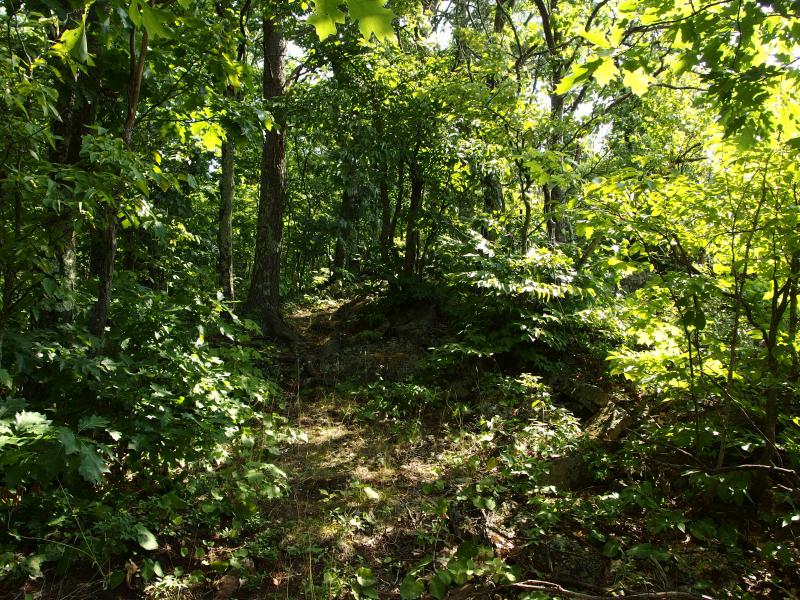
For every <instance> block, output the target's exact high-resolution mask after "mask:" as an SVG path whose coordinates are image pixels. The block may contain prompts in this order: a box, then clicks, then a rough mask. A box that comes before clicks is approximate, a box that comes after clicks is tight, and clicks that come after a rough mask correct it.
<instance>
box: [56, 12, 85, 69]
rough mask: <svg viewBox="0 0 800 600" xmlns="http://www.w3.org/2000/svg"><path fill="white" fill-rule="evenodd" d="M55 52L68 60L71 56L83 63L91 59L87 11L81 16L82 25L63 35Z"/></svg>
mask: <svg viewBox="0 0 800 600" xmlns="http://www.w3.org/2000/svg"><path fill="white" fill-rule="evenodd" d="M53 51H54V52H55V53H56V54H58V55H59V56H61V58H66V57H67V56H71V57H72V58H74V59H75V60H77V61H78V62H81V63H85V62H86V61H87V60H88V59H89V47H88V43H87V40H86V11H85V10H84V12H83V15H82V16H81V24H80V25H78V27H76V28H75V29H68V30H67V31H65V32H64V33H62V34H61V37H60V38H59V41H58V42H56V43H55V44H54V45H53Z"/></svg>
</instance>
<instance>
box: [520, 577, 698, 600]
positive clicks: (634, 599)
mask: <svg viewBox="0 0 800 600" xmlns="http://www.w3.org/2000/svg"><path fill="white" fill-rule="evenodd" d="M509 587H514V588H519V589H523V590H529V591H533V592H548V593H550V594H553V595H555V596H561V597H563V598H576V599H577V600H607V599H608V598H615V597H616V596H596V595H594V594H584V593H583V592H573V591H572V590H568V589H565V588H563V587H561V586H560V585H558V584H557V583H553V582H552V581H540V580H537V579H529V580H528V581H520V582H518V583H512V584H511V585H510V586H509ZM619 597H620V598H625V600H713V598H712V597H711V596H705V595H703V596H698V595H697V594H692V593H689V592H641V593H638V594H626V595H625V596H619Z"/></svg>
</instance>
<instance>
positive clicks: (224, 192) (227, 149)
mask: <svg viewBox="0 0 800 600" xmlns="http://www.w3.org/2000/svg"><path fill="white" fill-rule="evenodd" d="M235 164H236V142H235V141H234V140H233V139H232V135H230V134H229V135H228V136H227V137H226V139H225V141H224V142H223V143H222V178H221V179H220V185H219V231H218V232H217V246H218V248H219V256H218V257H217V275H218V277H219V285H220V287H222V295H223V296H224V297H225V299H226V300H233V299H234V291H233V193H234V189H235V185H236V183H235V182H236V175H235Z"/></svg>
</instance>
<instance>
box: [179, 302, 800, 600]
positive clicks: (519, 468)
mask: <svg viewBox="0 0 800 600" xmlns="http://www.w3.org/2000/svg"><path fill="white" fill-rule="evenodd" d="M375 306H376V304H375V303H371V302H370V301H369V300H366V299H363V298H362V299H360V300H351V301H349V302H344V301H338V302H337V301H329V302H327V303H323V304H319V305H316V306H314V307H313V308H301V309H297V310H296V311H295V312H293V313H292V314H291V315H290V316H289V320H290V321H291V323H292V324H293V325H294V327H295V328H296V329H297V330H298V331H299V332H300V333H301V334H302V336H303V338H304V340H305V342H304V348H303V349H302V350H301V351H299V352H297V354H294V355H290V356H288V357H286V356H285V357H284V359H283V361H282V364H283V368H282V375H281V379H282V389H283V390H284V393H285V394H286V404H285V405H286V412H287V417H288V421H289V424H290V426H292V427H294V428H296V429H298V430H299V431H300V432H302V433H301V435H299V436H297V437H295V441H294V443H292V444H291V445H290V446H289V447H288V448H287V449H286V451H285V452H284V453H283V454H282V455H281V456H280V457H279V458H278V459H276V465H277V466H278V467H279V468H280V469H281V470H282V471H284V472H285V473H286V474H287V477H288V485H287V489H288V494H287V495H286V496H285V497H284V498H282V499H278V500H273V501H271V502H270V503H269V504H267V505H266V506H265V508H264V510H265V511H266V512H267V514H265V515H264V517H265V520H266V522H268V523H270V524H271V525H270V528H269V530H267V531H264V532H262V533H261V534H259V535H258V536H257V539H256V540H255V541H253V540H250V541H249V542H247V546H248V548H249V551H250V555H251V556H252V560H253V563H252V564H251V565H250V568H249V569H247V572H246V573H241V574H240V573H237V572H235V571H234V572H229V573H228V575H226V576H224V577H222V578H220V579H218V580H217V581H216V582H215V583H214V584H213V585H212V589H213V590H215V591H214V592H211V591H207V592H206V593H205V594H203V593H202V592H201V594H200V595H199V596H195V597H205V598H208V597H209V596H210V595H211V594H212V593H213V599H214V600H227V599H228V598H260V599H265V600H266V599H274V600H277V599H279V598H282V599H286V600H289V599H300V598H302V599H311V600H332V599H334V598H355V599H356V600H359V599H362V598H381V599H383V598H387V599H388V598H417V597H422V598H440V599H441V598H448V599H450V600H466V599H468V598H492V599H495V600H502V599H506V598H509V599H510V598H526V599H531V600H533V599H546V598H551V597H575V598H584V599H589V598H601V597H612V596H616V595H618V594H620V593H622V594H623V595H630V594H631V593H634V592H636V593H639V594H644V595H643V596H640V597H641V598H687V599H688V598H698V599H699V598H712V597H713V598H716V597H753V598H755V597H775V598H796V597H798V596H797V587H796V586H797V582H796V581H794V580H795V579H796V576H797V575H796V574H795V575H794V576H793V575H791V571H792V568H791V567H789V569H788V572H789V575H788V576H787V575H784V576H783V578H782V577H781V575H780V573H779V572H778V573H777V574H776V571H775V569H774V566H773V569H772V571H771V572H770V571H769V570H768V569H767V568H766V565H765V564H764V563H762V562H761V561H760V560H753V559H752V558H747V557H746V556H745V555H744V554H743V553H742V552H741V551H739V550H735V551H734V550H732V549H731V552H730V555H728V550H726V549H725V547H724V546H721V545H719V544H703V543H698V538H701V537H702V531H701V530H702V526H703V524H704V523H705V521H703V520H702V519H701V520H699V521H697V523H699V525H698V524H696V523H693V522H692V521H691V520H690V519H686V520H687V521H688V523H684V524H683V526H681V525H680V524H678V525H677V526H676V523H679V521H680V518H681V517H680V514H681V511H682V510H686V511H690V509H688V508H686V509H682V508H681V507H680V506H678V505H673V506H672V507H668V508H663V509H662V508H659V509H658V510H656V509H655V505H651V504H648V503H649V502H651V501H650V499H649V498H647V497H646V493H647V489H648V488H647V487H646V486H645V487H644V488H643V489H644V492H643V491H642V489H638V488H635V487H631V488H629V490H628V491H630V490H635V491H633V492H632V493H630V494H627V495H626V489H625V488H626V486H627V485H628V484H622V485H618V484H616V483H615V484H612V485H611V487H612V488H613V489H609V486H608V484H597V482H595V486H596V487H595V489H592V482H591V481H590V480H589V479H587V472H586V468H585V466H584V463H586V462H588V460H591V459H590V458H589V459H587V458H586V457H585V456H581V457H580V460H579V461H578V462H575V461H574V460H573V459H574V457H575V455H576V453H577V452H578V450H577V448H578V446H577V441H576V440H578V439H579V438H580V437H581V436H585V431H584V430H585V429H586V427H584V426H583V425H581V426H576V423H577V422H576V421H575V420H574V419H573V420H570V418H566V417H564V418H562V417H563V415H561V416H559V413H557V412H553V413H552V414H550V415H546V416H545V415H539V417H541V419H540V421H537V420H536V419H535V418H532V417H531V415H530V414H527V413H525V411H524V409H523V411H522V412H520V413H519V414H518V413H517V409H513V410H511V411H510V412H509V409H508V407H507V406H506V407H505V408H504V407H502V406H499V405H495V404H492V402H491V400H490V399H489V398H484V397H482V391H481V389H480V385H477V389H476V379H475V377H474V375H473V374H471V373H467V372H462V373H460V374H459V375H458V376H457V377H456V378H454V379H452V380H449V381H436V378H435V376H434V378H433V379H431V377H430V376H429V375H430V371H428V377H427V379H426V376H425V373H424V372H425V368H426V367H425V364H426V362H425V357H426V355H427V354H428V349H429V347H430V346H432V345H438V344H441V343H442V342H443V341H446V339H447V337H448V335H449V333H448V331H447V328H446V326H445V325H444V324H443V323H441V322H440V320H439V319H438V317H437V314H436V310H435V308H433V307H431V306H425V305H418V306H415V307H401V308H400V310H399V311H398V310H395V311H394V312H393V313H392V314H390V315H388V316H387V315H386V313H385V312H383V311H382V310H378V311H375V310H374V309H375ZM298 355H300V356H302V357H303V360H304V361H305V364H306V366H303V365H302V364H301V361H300V360H298V359H297V356H298ZM310 373H313V374H310ZM425 381H427V382H428V383H427V386H426V384H425V383H424V382H425ZM485 393H486V394H487V396H490V395H491V392H490V391H489V390H485ZM432 399H433V400H434V401H431V400H432ZM398 404H399V406H400V410H398ZM492 413H496V414H492ZM498 414H499V416H498V418H497V419H495V418H493V417H494V416H496V415H498ZM564 414H570V413H568V412H565V413H564ZM570 416H571V415H570ZM559 419H561V421H559ZM541 421H544V425H543V424H542V422H541ZM531 422H538V425H536V426H535V427H530V426H529V425H530V423H531ZM509 424H510V425H509ZM584 425H585V424H584ZM619 425H620V424H619V423H615V424H613V425H612V426H614V427H618V428H619ZM534 454H536V455H537V457H536V458H538V459H539V461H538V462H537V460H536V458H534V459H533V460H528V459H526V456H532V455H534ZM547 456H551V457H552V458H550V459H544V460H542V458H543V457H547ZM499 462H502V463H503V464H505V466H506V468H505V470H503V474H501V473H500V471H501V470H502V469H501V468H500V466H499ZM578 463H580V464H578ZM596 468H600V469H601V467H600V466H599V465H598V466H597V467H596ZM515 469H516V470H515ZM510 472H513V473H515V475H514V476H513V477H509V475H508V474H509V473H510ZM519 476H521V479H522V484H521V485H520V486H518V487H515V486H514V483H513V480H514V479H515V477H519ZM537 480H538V483H539V484H540V485H541V487H536V485H534V484H533V483H531V482H532V481H537ZM556 488H559V489H556ZM521 490H524V491H522V492H521ZM576 490H579V491H576ZM615 490H616V491H615ZM525 494H528V496H527V500H526V499H525ZM514 498H516V499H514ZM507 499H511V500H507ZM650 508H653V509H654V510H652V511H651V510H650ZM654 515H655V516H656V518H657V519H658V518H661V519H664V520H665V524H664V526H663V530H664V531H663V535H661V536H660V537H659V539H658V540H656V539H654V538H653V536H650V535H649V534H647V533H646V531H647V530H648V529H653V525H652V524H653V517H654ZM664 515H666V516H664ZM676 515H678V516H677V517H676ZM671 518H677V519H678V521H676V523H671V524H670V523H668V521H669V519H671ZM737 518H738V517H737ZM687 526H688V527H689V528H690V529H692V530H693V531H694V534H693V536H692V535H689V534H688V533H687V529H686V527H687ZM754 526H755V524H754ZM746 527H749V525H746ZM742 530H743V529H742ZM617 540H621V541H624V543H625V545H626V549H627V552H622V551H621V550H620V547H619V545H618V544H617ZM648 540H652V541H653V542H654V543H653V544H650V543H649V541H648ZM637 542H639V543H638V544H637ZM641 542H644V543H641ZM558 587H562V588H563V589H568V590H570V591H569V592H568V593H565V595H563V596H562V595H559V594H558V593H557V592H556V589H557V588H558ZM205 589H206V590H208V588H205ZM545 589H549V590H552V593H550V592H549V591H548V592H543V591H542V590H545ZM723 589H728V590H730V589H734V590H739V591H738V592H737V591H734V592H733V593H731V592H730V591H728V592H726V593H724V594H720V595H717V594H716V593H714V591H715V590H718V591H721V590H723ZM745 589H747V590H748V593H750V592H752V595H747V594H746V593H745ZM537 590H538V591H537ZM624 590H627V594H626V592H625V591H624ZM676 590H680V591H676ZM198 591H199V590H198ZM681 594H684V595H681ZM704 594H705V595H704ZM710 594H711V595H710Z"/></svg>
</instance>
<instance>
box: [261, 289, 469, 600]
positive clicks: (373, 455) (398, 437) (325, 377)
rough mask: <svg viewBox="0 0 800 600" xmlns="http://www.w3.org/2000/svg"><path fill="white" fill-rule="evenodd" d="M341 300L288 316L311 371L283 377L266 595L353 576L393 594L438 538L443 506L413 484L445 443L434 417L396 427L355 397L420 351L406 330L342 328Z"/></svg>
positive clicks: (331, 590)
mask: <svg viewBox="0 0 800 600" xmlns="http://www.w3.org/2000/svg"><path fill="white" fill-rule="evenodd" d="M347 308H348V307H347V305H344V304H334V303H331V304H329V305H326V306H323V307H322V308H314V309H303V310H299V311H297V312H295V313H294V314H292V315H290V317H289V319H290V321H291V322H292V324H293V325H294V326H295V327H296V328H297V329H298V330H299V331H300V332H301V333H302V335H303V337H304V339H305V340H306V342H307V344H308V348H309V350H310V355H311V356H312V357H313V359H312V360H313V362H314V365H315V367H316V368H317V369H318V370H319V375H318V377H315V381H313V382H310V383H309V382H307V381H304V380H303V379H302V375H301V376H300V377H297V374H298V372H299V370H295V374H294V377H292V378H290V381H289V382H287V385H286V386H285V389H286V390H287V394H288V395H289V403H288V413H289V414H288V416H289V422H290V425H291V426H292V427H295V428H297V429H299V430H300V431H301V432H302V434H301V436H300V439H299V440H298V441H297V442H296V443H295V444H294V445H292V446H291V447H290V448H289V449H288V451H287V452H286V454H285V455H283V456H282V457H281V458H280V459H279V460H278V461H277V464H278V466H279V467H280V468H281V469H282V470H284V471H285V472H286V473H287V474H288V476H289V493H288V496H287V497H286V498H285V499H284V500H283V501H280V502H278V503H277V504H276V505H274V507H273V508H272V514H271V517H272V518H271V520H272V521H273V522H275V524H276V528H275V530H274V531H273V532H272V535H273V536H274V538H273V539H274V542H277V543H275V547H277V548H279V550H278V552H277V555H276V556H275V558H274V561H273V563H272V565H269V572H270V580H268V581H265V587H264V590H265V591H271V592H272V595H271V596H268V597H275V598H335V597H338V596H340V595H342V593H343V592H346V590H348V589H350V591H353V589H352V588H353V586H356V587H357V588H359V587H360V588H361V590H360V591H361V592H362V593H364V594H365V596H364V597H373V596H372V594H378V596H374V597H380V598H397V597H399V595H398V592H397V589H398V585H399V584H400V582H401V580H402V578H403V577H404V576H405V574H406V573H408V572H409V571H410V570H411V569H412V568H413V567H414V566H415V564H417V563H419V562H420V561H424V560H425V559H426V555H427V554H428V552H431V555H430V558H431V559H432V560H435V558H436V552H437V551H440V550H441V548H440V547H439V546H440V545H439V544H438V543H437V540H436V539H435V538H436V537H437V531H438V530H439V529H440V526H441V522H442V519H441V517H443V516H444V515H438V516H437V515H436V514H432V509H433V508H434V507H433V505H431V503H430V501H429V500H426V498H425V496H424V495H423V494H422V493H421V490H422V488H423V486H425V484H432V483H433V482H435V481H436V480H437V478H438V476H439V475H440V471H439V468H440V465H441V464H442V461H443V459H444V458H445V457H446V455H447V454H448V452H449V451H451V450H452V451H455V449H454V448H451V446H450V444H449V443H448V442H447V440H446V436H443V435H441V433H442V432H441V431H440V430H439V428H438V425H437V424H425V423H423V422H422V421H421V420H420V421H417V422H415V423H409V422H405V423H404V424H403V425H404V426H403V427H402V428H400V427H398V426H397V425H393V424H392V423H391V422H388V421H386V420H383V419H378V418H376V416H375V415H373V414H370V413H369V411H368V410H365V406H364V405H363V403H362V402H359V400H358V399H357V398H356V395H358V390H363V389H369V387H370V386H371V385H372V384H374V383H376V382H380V381H383V380H384V378H391V377H395V376H398V374H402V373H405V372H407V371H408V370H410V369H413V365H414V363H415V362H416V361H418V360H419V358H420V357H419V355H418V353H417V350H416V349H415V348H414V347H413V346H414V345H413V344H410V343H409V342H408V341H407V340H402V339H400V340H370V339H369V336H362V338H363V341H361V342H359V341H358V339H356V340H355V342H354V340H353V339H352V338H350V339H347V338H348V334H347V331H346V329H347V328H346V323H345V321H346V315H347V312H348V311H347ZM431 542H433V543H432V544H431ZM423 548H425V550H424V551H423V550H422V549H423ZM365 569H369V571H366V570H365ZM355 593H356V594H357V593H359V590H356V591H355Z"/></svg>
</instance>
